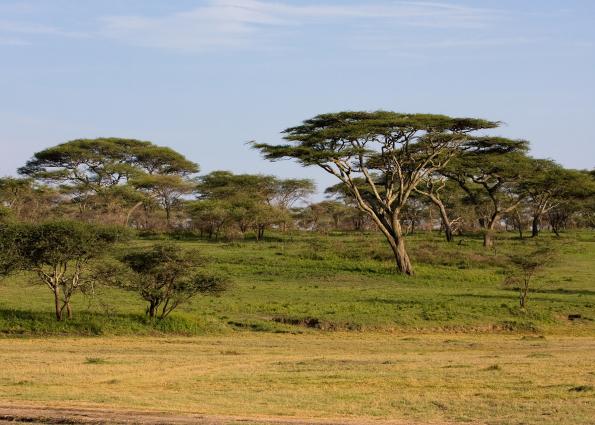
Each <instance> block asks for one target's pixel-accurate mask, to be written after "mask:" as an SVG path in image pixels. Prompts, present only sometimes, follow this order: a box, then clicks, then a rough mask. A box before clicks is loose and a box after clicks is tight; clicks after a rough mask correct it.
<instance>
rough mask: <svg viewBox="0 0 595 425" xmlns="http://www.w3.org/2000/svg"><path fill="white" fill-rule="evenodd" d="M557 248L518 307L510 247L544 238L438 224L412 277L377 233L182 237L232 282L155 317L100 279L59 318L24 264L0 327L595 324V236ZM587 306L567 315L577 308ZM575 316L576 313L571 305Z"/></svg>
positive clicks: (8, 289)
mask: <svg viewBox="0 0 595 425" xmlns="http://www.w3.org/2000/svg"><path fill="white" fill-rule="evenodd" d="M542 238H543V242H545V243H548V244H551V245H553V246H557V247H558V250H559V255H558V260H556V261H553V262H552V263H551V264H550V265H549V267H548V268H547V269H546V273H544V274H542V275H539V276H538V278H537V279H535V281H534V282H533V281H532V284H534V285H533V287H532V288H531V298H530V302H529V303H528V304H527V306H526V308H524V309H522V308H520V307H519V297H518V291H519V286H518V285H517V284H514V285H509V284H507V282H506V281H507V277H508V276H509V270H510V264H511V263H510V260H509V258H508V257H509V256H510V255H511V254H513V253H517V254H518V255H524V254H525V253H530V252H531V251H532V250H533V249H535V246H536V245H535V244H536V242H535V241H534V240H531V239H526V240H525V241H524V242H519V240H518V239H517V237H516V235H515V234H512V233H511V234H500V235H499V239H498V240H497V244H496V249H494V250H490V251H485V250H483V249H482V246H481V245H482V238H481V235H477V236H475V237H473V236H467V237H465V238H464V239H462V242H461V243H460V244H459V243H456V244H448V243H446V242H444V241H443V240H442V236H441V235H439V234H437V233H434V234H426V233H420V234H417V235H410V241H411V253H412V258H414V259H415V261H416V262H417V263H418V264H419V266H418V271H417V273H416V275H415V276H414V277H405V276H401V275H398V274H395V272H394V269H393V267H392V265H391V261H392V257H391V253H390V252H387V250H386V249H385V247H384V243H383V241H382V239H381V236H380V235H378V234H376V233H362V234H352V233H349V234H341V233H336V234H328V235H326V236H324V237H321V236H319V235H316V234H304V233H282V234H275V235H270V236H269V237H268V238H267V239H266V240H264V241H260V242H256V241H254V240H252V241H242V242H235V241H232V242H213V241H209V240H197V239H191V240H178V241H170V242H174V243H175V244H176V245H177V246H179V247H181V248H183V249H184V250H187V251H188V252H191V251H193V250H198V251H199V252H200V253H201V256H202V257H203V261H204V262H205V263H206V264H208V267H207V268H206V270H208V272H209V273H212V274H214V275H216V276H221V275H224V276H227V277H228V278H229V279H230V280H231V281H232V282H233V287H232V289H231V290H229V291H228V292H226V293H224V294H223V295H222V296H221V297H209V296H207V297H203V296H199V297H197V298H193V299H190V300H189V301H188V302H187V303H186V304H183V305H181V306H180V307H179V308H178V309H177V310H176V311H174V313H173V314H172V315H170V316H169V317H167V318H166V319H165V320H162V321H158V322H152V321H150V320H148V317H146V316H145V314H144V312H145V311H146V304H143V301H142V299H141V297H139V296H138V293H137V292H136V291H129V290H123V289H119V288H113V287H107V286H98V287H96V288H95V292H94V293H93V294H92V295H91V296H84V295H82V294H78V295H75V296H74V298H73V301H72V303H73V305H74V307H75V308H76V310H77V314H76V315H74V317H73V319H72V320H70V321H65V322H59V323H58V322H55V321H54V320H52V317H51V315H50V314H49V312H50V311H51V310H49V308H50V306H51V305H52V301H51V298H50V297H49V292H48V291H47V290H44V289H43V288H42V287H39V286H36V285H32V284H30V283H29V282H30V281H31V277H32V276H30V275H27V274H20V275H17V276H14V277H11V278H9V279H5V280H4V281H2V283H0V332H2V333H3V334H5V335H16V334H30V335H44V334H64V333H71V334H81V335H98V334H108V335H109V334H116V335H118V334H119V335H129V334H167V333H173V334H180V335H197V334H205V333H213V332H214V333H227V332H236V331H264V332H291V333H303V332H314V331H317V330H332V331H336V330H351V331H358V332H361V331H369V330H382V331H390V332H394V331H421V332H433V331H447V332H448V331H457V332H460V331H462V332H494V331H496V332H509V331H516V332H529V333H541V332H546V333H567V332H572V333H575V334H585V333H589V332H592V331H593V330H594V328H595V322H594V321H593V319H595V316H593V306H594V305H595V291H593V286H592V282H593V281H594V280H595V268H594V266H593V264H594V263H593V261H592V260H593V253H594V248H595V245H594V244H595V237H594V235H593V234H592V233H590V232H583V233H580V232H579V233H567V234H563V235H562V237H561V238H558V237H556V236H554V235H547V234H544V235H542ZM161 242H162V241H154V240H150V239H145V240H136V241H131V242H127V243H125V244H120V245H118V246H117V248H116V249H113V250H112V251H113V252H112V253H113V254H114V255H115V256H116V257H119V258H122V257H123V256H125V255H127V253H129V252H151V251H150V247H152V246H153V245H154V244H156V243H157V244H160V243H161ZM571 315H575V316H576V315H578V316H580V318H577V319H576V320H569V319H568V318H569V316H571ZM575 316H573V317H575Z"/></svg>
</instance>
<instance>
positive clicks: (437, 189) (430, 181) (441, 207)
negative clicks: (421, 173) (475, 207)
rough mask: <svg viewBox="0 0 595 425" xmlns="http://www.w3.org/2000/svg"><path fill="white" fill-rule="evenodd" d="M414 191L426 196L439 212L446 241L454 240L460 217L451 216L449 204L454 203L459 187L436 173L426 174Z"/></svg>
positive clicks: (459, 190) (458, 193)
mask: <svg viewBox="0 0 595 425" xmlns="http://www.w3.org/2000/svg"><path fill="white" fill-rule="evenodd" d="M415 191H416V192H417V193H419V194H421V195H424V196H426V197H427V198H428V199H429V200H430V202H431V203H432V204H433V205H434V206H435V207H436V208H437V209H438V211H439V213H440V222H441V226H442V229H443V230H444V237H445V238H446V241H447V242H452V241H453V240H454V228H455V225H456V223H458V222H459V221H460V217H457V216H455V217H454V218H453V217H451V214H449V206H450V205H452V204H453V203H456V199H457V197H458V196H459V195H461V193H460V192H461V189H460V188H459V187H458V186H456V185H455V183H453V182H452V181H451V180H449V179H448V178H447V177H445V176H443V175H441V174H439V173H436V174H434V175H428V176H427V177H426V178H425V179H424V181H423V182H422V184H421V185H419V186H418V187H416V188H415Z"/></svg>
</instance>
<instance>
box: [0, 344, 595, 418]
mask: <svg viewBox="0 0 595 425" xmlns="http://www.w3.org/2000/svg"><path fill="white" fill-rule="evenodd" d="M594 352H595V340H594V339H593V338H562V337H547V338H546V339H534V338H531V339H522V338H521V337H519V336H518V335H517V336H503V335H480V336H468V335H467V336H456V335H455V336H449V337H448V338H445V336H444V335H442V336H440V335H423V336H416V337H399V336H395V335H388V334H386V335H385V334H372V335H370V334H365V335H364V334H361V335H359V334H342V333H337V334H332V335H329V334H326V335H262V334H261V335H250V334H241V335H234V336H223V337H200V338H143V339H140V338H92V339H70V338H56V339H46V340H42V339H4V340H0V364H2V368H1V372H0V401H1V400H3V401H5V402H8V401H11V402H42V403H44V404H47V405H57V406H62V407H66V406H107V407H115V408H124V409H126V408H136V409H148V410H152V409H153V410H166V411H176V412H193V413H200V414H210V415H240V416H248V417H250V416H254V417H256V416H262V415H264V416H271V417H288V418H289V417H298V418H346V419H348V418H349V419H357V418H362V419H363V418H366V419H374V418H375V419H382V420H390V419H395V420H403V419H408V420H419V421H428V420H435V421H450V422H461V423H463V422H481V423H488V424H509V423H521V422H522V423H525V424H532V423H535V424H537V423H539V424H549V423H551V424H561V423H562V424H564V423H569V424H570V423H572V424H582V423H583V424H587V423H591V422H590V421H591V420H592V418H593V417H594V414H595V411H594V410H593V407H592V406H593V405H595V404H594V402H595V392H594V391H592V388H593V385H594V384H595V358H594V356H593V353H594ZM89 359H102V361H89ZM495 365H497V367H494V366H495ZM577 388H580V391H579V390H577Z"/></svg>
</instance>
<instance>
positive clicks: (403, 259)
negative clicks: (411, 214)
mask: <svg viewBox="0 0 595 425" xmlns="http://www.w3.org/2000/svg"><path fill="white" fill-rule="evenodd" d="M393 222H395V225H394V226H393V229H392V230H393V231H392V235H390V234H386V233H385V236H386V238H387V240H388V243H389V244H390V247H391V249H392V250H393V254H394V256H395V262H396V264H397V270H399V272H400V273H403V274H406V275H409V276H411V275H412V274H413V266H412V265H411V260H410V259H409V255H408V254H407V250H406V248H405V240H404V238H403V231H402V229H401V223H400V222H399V221H398V220H393Z"/></svg>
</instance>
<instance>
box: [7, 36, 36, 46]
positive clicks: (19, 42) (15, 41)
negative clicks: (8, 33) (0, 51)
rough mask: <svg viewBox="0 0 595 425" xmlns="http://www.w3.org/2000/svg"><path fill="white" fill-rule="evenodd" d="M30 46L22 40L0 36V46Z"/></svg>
mask: <svg viewBox="0 0 595 425" xmlns="http://www.w3.org/2000/svg"><path fill="white" fill-rule="evenodd" d="M30 44H31V43H30V42H28V41H27V40H23V39H22V38H16V37H4V36H0V46H28V45H30Z"/></svg>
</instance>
